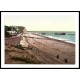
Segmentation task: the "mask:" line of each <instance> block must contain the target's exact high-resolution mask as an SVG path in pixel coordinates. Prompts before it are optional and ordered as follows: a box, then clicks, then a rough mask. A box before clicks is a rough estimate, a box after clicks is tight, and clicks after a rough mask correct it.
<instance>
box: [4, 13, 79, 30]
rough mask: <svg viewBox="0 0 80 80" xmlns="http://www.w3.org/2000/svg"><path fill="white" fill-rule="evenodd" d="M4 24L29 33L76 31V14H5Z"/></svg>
mask: <svg viewBox="0 0 80 80" xmlns="http://www.w3.org/2000/svg"><path fill="white" fill-rule="evenodd" d="M3 15H4V24H5V25H8V26H11V25H12V26H24V27H26V29H27V30H28V31H75V27H76V19H77V18H76V16H77V15H78V14H77V13H76V12H4V13H3Z"/></svg>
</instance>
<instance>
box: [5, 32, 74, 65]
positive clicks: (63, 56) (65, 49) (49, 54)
mask: <svg viewBox="0 0 80 80" xmlns="http://www.w3.org/2000/svg"><path fill="white" fill-rule="evenodd" d="M22 39H23V41H22V42H24V43H23V44H24V45H26V44H27V43H28V45H27V46H29V47H28V48H25V51H27V52H28V55H29V56H31V55H33V56H34V57H35V58H36V61H37V64H38V62H40V64H75V44H72V43H67V42H64V41H60V40H57V39H51V38H47V37H43V36H40V35H34V34H30V33H29V34H24V33H23V34H22V35H20V36H18V37H13V38H8V39H5V41H6V42H5V44H8V45H16V44H19V43H20V42H21V40H22ZM24 40H25V41H24ZM7 51H8V50H7ZM25 51H22V53H20V54H18V53H19V52H18V50H17V52H16V53H15V52H12V53H11V51H10V52H8V53H9V55H12V54H14V55H16V54H18V56H20V55H22V54H23V53H24V55H25V54H26V53H25ZM25 56H27V54H26V55H25ZM6 59H7V60H8V58H6ZM30 59H31V58H30ZM7 60H6V63H7ZM18 62H19V63H20V64H21V63H24V62H20V61H18ZM34 62H35V61H34ZM8 63H9V60H8ZM12 63H13V62H12ZM14 63H15V61H14Z"/></svg>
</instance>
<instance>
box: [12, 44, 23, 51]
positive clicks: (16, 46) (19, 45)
mask: <svg viewBox="0 0 80 80" xmlns="http://www.w3.org/2000/svg"><path fill="white" fill-rule="evenodd" d="M13 47H15V48H18V49H21V50H24V48H23V47H22V45H21V44H17V45H15V46H13Z"/></svg>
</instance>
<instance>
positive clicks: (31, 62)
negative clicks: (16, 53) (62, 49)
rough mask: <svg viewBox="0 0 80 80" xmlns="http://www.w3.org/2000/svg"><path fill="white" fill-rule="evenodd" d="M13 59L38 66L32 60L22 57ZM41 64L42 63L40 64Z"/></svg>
mask: <svg viewBox="0 0 80 80" xmlns="http://www.w3.org/2000/svg"><path fill="white" fill-rule="evenodd" d="M12 59H14V60H16V61H23V62H25V63H27V64H36V63H35V62H34V61H32V60H30V59H29V58H26V59H25V58H20V57H12ZM39 64H40V63H39Z"/></svg>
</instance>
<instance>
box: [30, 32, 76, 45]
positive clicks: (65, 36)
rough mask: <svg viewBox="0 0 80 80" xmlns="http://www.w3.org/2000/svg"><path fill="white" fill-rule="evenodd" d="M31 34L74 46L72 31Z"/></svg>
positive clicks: (73, 33)
mask: <svg viewBox="0 0 80 80" xmlns="http://www.w3.org/2000/svg"><path fill="white" fill-rule="evenodd" d="M30 32H31V33H32V34H38V35H41V36H44V37H49V38H53V39H58V40H62V41H65V42H69V43H73V44H75V32H74V31H30Z"/></svg>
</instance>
